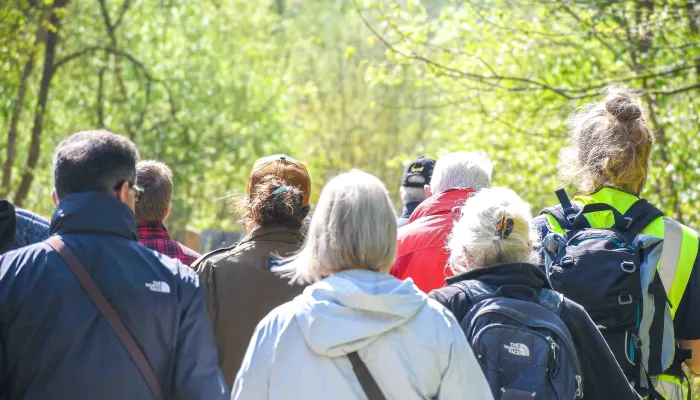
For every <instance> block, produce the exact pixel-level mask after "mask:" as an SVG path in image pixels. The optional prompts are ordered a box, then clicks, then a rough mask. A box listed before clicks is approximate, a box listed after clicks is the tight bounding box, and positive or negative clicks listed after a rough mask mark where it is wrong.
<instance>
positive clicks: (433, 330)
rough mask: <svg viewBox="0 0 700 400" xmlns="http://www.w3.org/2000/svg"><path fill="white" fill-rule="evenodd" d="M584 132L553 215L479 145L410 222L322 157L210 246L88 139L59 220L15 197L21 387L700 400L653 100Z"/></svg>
mask: <svg viewBox="0 0 700 400" xmlns="http://www.w3.org/2000/svg"><path fill="white" fill-rule="evenodd" d="M570 139H571V143H570V145H569V147H567V148H566V149H565V150H564V151H563V152H562V153H561V157H560V165H559V169H560V174H561V176H562V177H563V178H564V182H565V183H566V184H568V185H569V186H572V187H574V188H575V189H576V190H577V191H578V195H577V196H575V197H573V198H572V199H570V198H569V197H568V195H567V194H566V192H565V191H563V190H560V191H557V193H556V199H557V201H556V202H555V201H553V203H555V204H556V205H554V206H552V207H550V208H547V209H545V210H544V211H543V212H542V214H541V215H540V216H537V217H535V218H533V217H532V214H531V211H530V206H529V205H528V204H527V203H526V202H524V201H523V200H522V199H521V198H520V197H519V196H518V195H517V194H516V193H515V192H514V191H512V190H510V189H506V188H500V187H491V172H492V165H491V163H490V161H489V160H488V159H487V158H485V157H484V156H482V155H480V154H477V153H453V154H449V155H446V156H444V157H442V158H440V159H438V160H437V162H436V161H434V160H431V159H428V158H424V157H420V158H418V159H417V160H416V161H415V162H414V163H413V164H411V165H410V166H409V167H408V168H407V169H406V171H405V173H404V178H403V182H402V185H401V189H400V191H401V198H402V199H403V201H404V204H405V208H404V210H403V213H402V215H401V216H400V217H399V218H398V219H397V218H396V216H395V213H394V210H393V208H392V205H391V201H390V199H389V196H388V194H387V191H386V188H385V187H384V185H383V184H382V182H381V181H379V179H377V178H376V177H374V176H372V175H369V174H367V173H364V172H360V171H357V170H353V171H350V172H346V173H343V174H341V175H339V176H337V177H335V178H333V179H331V180H330V181H329V182H328V183H327V184H326V185H325V187H324V188H323V191H322V193H321V195H320V198H319V200H318V203H317V204H316V206H315V209H314V212H313V215H311V214H310V212H309V211H310V194H311V178H310V176H309V174H308V172H307V170H306V167H305V166H304V165H303V164H302V163H301V162H299V161H297V160H295V159H293V158H291V157H287V156H285V155H275V156H270V157H265V158H262V159H260V160H258V161H256V162H255V164H254V165H253V168H252V172H251V174H250V179H249V182H248V187H247V192H246V197H245V200H244V201H243V203H242V204H241V213H242V215H243V226H244V228H245V230H246V231H247V236H246V237H245V238H244V239H243V240H241V241H240V242H238V243H237V244H235V245H233V246H231V247H227V248H222V249H218V250H215V251H213V252H211V253H209V254H206V255H204V256H200V255H199V254H197V253H195V252H194V251H192V250H191V249H188V248H187V247H185V246H183V245H181V244H180V243H177V242H175V241H173V240H171V239H170V237H169V235H168V233H167V231H166V229H165V227H164V225H163V220H165V219H166V218H167V216H168V214H169V213H170V199H171V196H172V192H173V185H172V176H171V172H170V170H169V169H168V167H167V166H165V165H164V164H162V163H158V162H154V161H144V162H139V163H137V161H138V156H139V155H138V151H137V149H136V146H135V145H134V144H133V143H132V142H130V141H129V140H127V139H126V138H124V137H122V136H119V135H116V134H113V133H110V132H107V131H85V132H79V133H76V134H74V135H72V136H70V137H69V138H68V139H66V140H64V141H63V142H61V143H60V144H59V145H58V148H57V150H56V156H55V162H54V191H53V196H52V197H53V201H54V204H56V210H55V212H54V214H53V217H52V219H51V221H50V223H48V222H46V221H43V219H42V218H40V217H37V216H35V215H33V214H31V213H30V212H28V211H26V210H20V209H17V210H15V209H14V208H13V207H12V205H11V204H10V203H8V202H6V201H4V202H2V203H0V240H2V242H0V253H2V252H4V254H3V255H2V256H0V399H1V400H20V399H23V400H34V399H49V400H50V399H107V400H109V399H115V400H116V399H224V398H226V399H228V398H230V399H308V398H311V399H348V400H350V399H364V398H367V399H370V400H381V399H434V398H438V399H487V400H488V399H502V400H520V399H567V400H568V399H596V400H597V399H615V400H622V399H639V398H648V399H670V400H676V399H677V400H680V399H685V398H686V396H688V397H687V398H688V399H689V398H690V387H689V386H690V385H689V384H688V379H687V377H686V372H684V371H687V372H689V373H691V374H694V373H700V316H699V315H697V313H699V312H700V272H698V269H699V267H697V264H698V263H699V261H698V259H699V257H698V235H697V233H696V232H695V231H693V230H692V229H690V228H688V227H686V226H684V225H681V224H679V223H677V222H675V221H673V220H672V219H670V218H667V217H664V216H663V214H662V213H661V212H660V211H659V210H658V209H657V208H655V207H654V206H653V205H651V204H650V203H649V202H647V201H646V200H643V199H640V198H639V194H640V192H641V191H642V189H643V187H644V185H645V183H646V179H647V171H648V165H649V161H650V155H651V148H652V145H653V141H654V138H653V134H652V131H651V130H650V128H649V126H648V123H647V121H646V119H645V117H644V115H643V108H642V106H641V104H640V103H639V101H638V100H637V98H636V97H635V96H634V95H633V94H632V93H630V92H629V91H626V90H619V89H616V90H615V89H613V90H609V91H608V94H607V97H606V99H605V101H603V102H600V103H594V104H591V105H589V106H588V107H585V108H583V109H582V110H581V111H580V112H578V113H577V114H576V115H574V116H573V118H572V119H571V126H570ZM554 198H555V197H554V196H553V199H554ZM397 226H399V227H400V228H399V229H397ZM9 249H14V250H11V251H8V250H9ZM397 278H398V279H397ZM692 310H695V313H696V315H693V314H692V312H693V311H692ZM683 364H685V366H686V368H685V370H684V368H683Z"/></svg>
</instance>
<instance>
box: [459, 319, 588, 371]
mask: <svg viewBox="0 0 700 400" xmlns="http://www.w3.org/2000/svg"><path fill="white" fill-rule="evenodd" d="M540 307H542V306H540ZM542 308H544V307H542ZM547 311H549V310H547ZM489 312H492V313H496V314H499V315H502V316H504V317H507V318H510V319H512V320H515V321H518V322H520V323H521V324H523V325H525V326H529V327H533V326H534V327H537V328H544V329H549V330H551V331H554V333H556V334H557V335H558V336H559V337H561V338H570V336H569V337H567V336H566V335H565V334H564V332H560V331H559V327H557V326H556V325H552V326H542V325H533V324H532V323H530V322H527V321H521V320H520V319H519V318H517V317H516V316H514V315H511V314H508V313H502V312H500V311H499V310H497V309H489V308H488V307H487V308H482V309H481V310H479V312H477V313H476V315H474V317H472V321H473V320H475V319H476V318H478V317H480V316H482V315H484V314H486V313H489ZM550 312H551V311H550ZM552 314H554V313H552ZM554 315H556V314H554ZM557 317H558V315H557ZM482 330H483V329H482ZM542 336H544V335H542ZM475 339H476V337H475ZM563 342H564V347H566V351H567V352H568V353H569V358H570V359H571V361H572V362H573V364H574V369H575V370H576V372H577V375H581V364H580V363H579V360H578V357H577V356H576V350H575V349H572V348H571V345H570V344H569V343H568V341H567V340H564V341H563Z"/></svg>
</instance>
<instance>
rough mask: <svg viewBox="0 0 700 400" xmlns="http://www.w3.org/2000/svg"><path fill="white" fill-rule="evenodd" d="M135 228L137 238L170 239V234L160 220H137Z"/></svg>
mask: <svg viewBox="0 0 700 400" xmlns="http://www.w3.org/2000/svg"><path fill="white" fill-rule="evenodd" d="M136 230H137V233H138V237H139V239H168V240H169V239H170V234H168V230H167V229H165V225H163V222H161V221H139V222H137V223H136Z"/></svg>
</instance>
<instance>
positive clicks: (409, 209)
mask: <svg viewBox="0 0 700 400" xmlns="http://www.w3.org/2000/svg"><path fill="white" fill-rule="evenodd" d="M420 203H421V202H420V201H409V202H408V203H406V204H405V205H404V206H403V213H401V218H411V215H413V212H414V211H416V208H418V206H419V205H420Z"/></svg>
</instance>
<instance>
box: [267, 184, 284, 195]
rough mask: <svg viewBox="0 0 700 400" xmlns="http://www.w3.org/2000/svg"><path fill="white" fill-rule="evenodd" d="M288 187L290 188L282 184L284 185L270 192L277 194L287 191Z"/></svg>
mask: <svg viewBox="0 0 700 400" xmlns="http://www.w3.org/2000/svg"><path fill="white" fill-rule="evenodd" d="M287 189H288V187H287V186H285V185H282V186H280V187H278V188H277V189H275V190H273V191H272V193H270V194H271V195H276V194H280V193H284V192H286V191H287Z"/></svg>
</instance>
